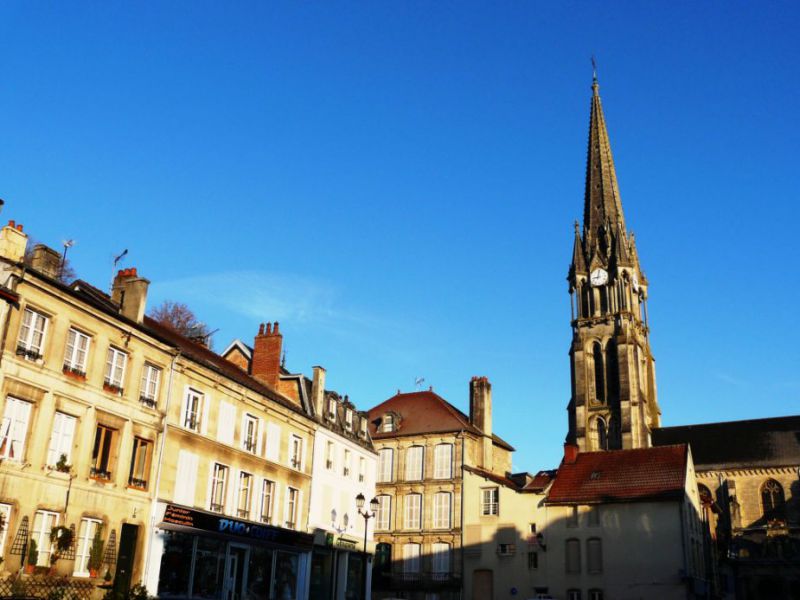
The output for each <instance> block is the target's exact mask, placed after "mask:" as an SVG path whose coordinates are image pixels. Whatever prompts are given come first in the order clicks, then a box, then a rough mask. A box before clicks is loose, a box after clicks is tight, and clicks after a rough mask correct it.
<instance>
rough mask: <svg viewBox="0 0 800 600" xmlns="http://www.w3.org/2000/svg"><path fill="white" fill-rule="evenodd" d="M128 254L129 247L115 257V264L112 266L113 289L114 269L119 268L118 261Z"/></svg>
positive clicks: (112, 281) (112, 286) (112, 283)
mask: <svg viewBox="0 0 800 600" xmlns="http://www.w3.org/2000/svg"><path fill="white" fill-rule="evenodd" d="M127 254H128V249H127V248H125V250H123V251H122V252H121V253H120V254H118V255H117V256H115V257H114V264H113V266H112V267H111V288H112V290H113V288H114V271H116V270H117V263H118V262H119V261H121V260H122V259H123V258H125V256H126V255H127Z"/></svg>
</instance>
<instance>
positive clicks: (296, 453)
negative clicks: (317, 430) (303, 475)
mask: <svg viewBox="0 0 800 600" xmlns="http://www.w3.org/2000/svg"><path fill="white" fill-rule="evenodd" d="M289 464H290V465H291V466H292V467H293V468H295V469H297V470H298V471H299V470H302V468H303V438H301V437H298V436H296V435H293V436H292V440H291V443H290V446H289Z"/></svg>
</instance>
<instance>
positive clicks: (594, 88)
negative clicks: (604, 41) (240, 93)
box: [592, 54, 600, 95]
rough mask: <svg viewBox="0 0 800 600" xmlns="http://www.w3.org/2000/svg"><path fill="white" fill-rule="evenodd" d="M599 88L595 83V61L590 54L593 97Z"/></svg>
mask: <svg viewBox="0 0 800 600" xmlns="http://www.w3.org/2000/svg"><path fill="white" fill-rule="evenodd" d="M599 88H600V84H598V83H597V61H596V60H595V58H594V54H592V91H594V93H595V95H597V90H598V89H599Z"/></svg>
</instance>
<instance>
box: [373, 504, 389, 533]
mask: <svg viewBox="0 0 800 600" xmlns="http://www.w3.org/2000/svg"><path fill="white" fill-rule="evenodd" d="M391 520H392V497H391V496H378V510H377V512H376V513H375V529H376V531H386V530H388V529H389V524H390V523H391Z"/></svg>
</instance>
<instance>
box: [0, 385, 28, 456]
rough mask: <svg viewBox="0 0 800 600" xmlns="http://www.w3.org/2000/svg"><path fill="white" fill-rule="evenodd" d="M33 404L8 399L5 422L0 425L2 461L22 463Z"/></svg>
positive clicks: (4, 416) (0, 453)
mask: <svg viewBox="0 0 800 600" xmlns="http://www.w3.org/2000/svg"><path fill="white" fill-rule="evenodd" d="M30 417H31V403H30V402H25V401H24V400H18V399H17V398H12V397H10V396H9V397H8V398H6V406H5V410H4V411H3V422H2V423H0V459H5V460H13V461H22V459H23V458H24V457H25V438H26V437H27V436H28V422H29V421H30Z"/></svg>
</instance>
